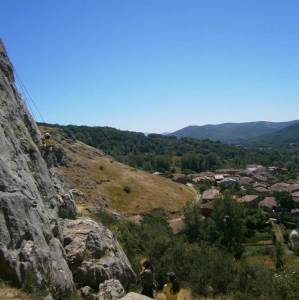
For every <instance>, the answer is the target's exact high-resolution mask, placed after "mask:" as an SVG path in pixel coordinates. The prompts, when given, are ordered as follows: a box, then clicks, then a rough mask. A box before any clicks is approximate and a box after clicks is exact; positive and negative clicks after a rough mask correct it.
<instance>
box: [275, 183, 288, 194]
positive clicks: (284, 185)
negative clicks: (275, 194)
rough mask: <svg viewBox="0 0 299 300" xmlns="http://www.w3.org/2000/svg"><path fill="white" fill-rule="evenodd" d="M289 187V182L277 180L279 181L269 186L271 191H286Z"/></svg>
mask: <svg viewBox="0 0 299 300" xmlns="http://www.w3.org/2000/svg"><path fill="white" fill-rule="evenodd" d="M289 187H290V184H288V183H285V182H279V183H275V184H273V185H272V186H271V187H270V189H271V190H272V191H286V192H288V191H289Z"/></svg>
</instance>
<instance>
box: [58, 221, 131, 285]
mask: <svg viewBox="0 0 299 300" xmlns="http://www.w3.org/2000/svg"><path fill="white" fill-rule="evenodd" d="M63 237H64V248H65V251H66V257H67V261H68V264H69V266H70V268H71V270H72V272H73V276H74V280H75V282H76V283H77V285H78V286H85V285H89V286H91V287H92V288H94V289H97V288H98V286H99V284H100V283H102V282H104V281H105V280H108V279H118V280H119V281H120V282H121V283H122V284H123V285H124V286H128V285H130V284H131V283H134V282H135V280H136V275H135V273H134V271H133V270H132V267H131V265H130V263H129V261H128V259H127V257H126V255H125V253H124V252H123V250H122V248H121V246H120V245H119V243H118V241H117V240H116V238H115V237H114V235H113V234H112V233H111V231H110V230H108V229H107V228H105V227H104V226H103V225H101V224H98V223H96V222H94V221H93V220H91V219H83V218H79V219H77V220H64V229H63Z"/></svg>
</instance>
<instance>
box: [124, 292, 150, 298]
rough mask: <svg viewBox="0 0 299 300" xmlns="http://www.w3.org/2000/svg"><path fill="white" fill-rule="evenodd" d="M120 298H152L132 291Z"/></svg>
mask: <svg viewBox="0 0 299 300" xmlns="http://www.w3.org/2000/svg"><path fill="white" fill-rule="evenodd" d="M120 299H121V300H150V299H152V298H149V297H147V296H144V295H141V294H138V293H133V292H132V293H128V294H127V295H126V296H125V297H123V298H120Z"/></svg>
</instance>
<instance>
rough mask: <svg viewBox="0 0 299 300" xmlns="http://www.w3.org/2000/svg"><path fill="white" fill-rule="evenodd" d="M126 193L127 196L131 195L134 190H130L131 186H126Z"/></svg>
mask: <svg viewBox="0 0 299 300" xmlns="http://www.w3.org/2000/svg"><path fill="white" fill-rule="evenodd" d="M124 191H125V192H126V193H127V194H130V193H131V191H132V190H131V188H130V187H129V186H127V185H126V186H125V187H124Z"/></svg>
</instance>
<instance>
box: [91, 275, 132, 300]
mask: <svg viewBox="0 0 299 300" xmlns="http://www.w3.org/2000/svg"><path fill="white" fill-rule="evenodd" d="M125 295H126V291H125V289H124V287H123V286H122V284H121V283H120V282H119V281H118V280H116V279H110V280H106V281H105V282H103V283H101V284H100V286H99V293H98V295H97V300H117V299H120V298H122V297H124V296H125Z"/></svg>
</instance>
